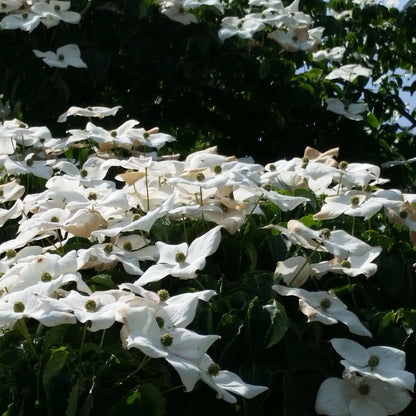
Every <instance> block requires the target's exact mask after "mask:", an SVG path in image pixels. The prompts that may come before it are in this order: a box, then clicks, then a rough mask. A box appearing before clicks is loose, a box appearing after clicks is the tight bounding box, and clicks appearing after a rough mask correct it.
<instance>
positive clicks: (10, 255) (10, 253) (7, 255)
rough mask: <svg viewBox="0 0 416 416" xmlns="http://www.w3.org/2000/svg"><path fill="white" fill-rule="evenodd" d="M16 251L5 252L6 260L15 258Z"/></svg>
mask: <svg viewBox="0 0 416 416" xmlns="http://www.w3.org/2000/svg"><path fill="white" fill-rule="evenodd" d="M16 254H17V253H16V250H13V249H10V250H7V251H6V257H7V258H8V259H12V258H13V257H16Z"/></svg>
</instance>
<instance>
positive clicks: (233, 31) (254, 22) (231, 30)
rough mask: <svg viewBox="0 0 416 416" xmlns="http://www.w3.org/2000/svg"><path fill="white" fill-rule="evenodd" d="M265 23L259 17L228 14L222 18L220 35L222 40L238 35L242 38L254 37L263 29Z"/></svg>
mask: <svg viewBox="0 0 416 416" xmlns="http://www.w3.org/2000/svg"><path fill="white" fill-rule="evenodd" d="M264 27H265V25H264V23H263V22H262V21H261V20H259V19H253V18H251V19H250V18H248V19H247V18H241V19H240V18H238V17H235V16H227V17H224V19H222V22H221V29H220V30H219V31H218V37H219V38H220V39H221V40H225V39H228V38H231V37H232V36H238V37H240V38H242V39H252V38H253V35H254V34H255V33H256V32H259V31H261V30H263V29H264Z"/></svg>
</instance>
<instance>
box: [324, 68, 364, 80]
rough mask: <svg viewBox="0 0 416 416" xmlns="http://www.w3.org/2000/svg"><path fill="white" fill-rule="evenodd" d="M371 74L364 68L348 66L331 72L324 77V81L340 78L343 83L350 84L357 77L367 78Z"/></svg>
mask: <svg viewBox="0 0 416 416" xmlns="http://www.w3.org/2000/svg"><path fill="white" fill-rule="evenodd" d="M371 73H372V71H371V69H370V68H365V67H363V66H361V65H358V64H348V65H343V66H341V67H339V68H336V69H334V70H332V71H331V72H330V73H329V74H328V75H327V76H326V77H325V79H337V78H341V79H343V80H345V81H350V82H352V81H354V80H355V79H356V78H357V77H359V76H362V77H365V78H369V77H370V76H371Z"/></svg>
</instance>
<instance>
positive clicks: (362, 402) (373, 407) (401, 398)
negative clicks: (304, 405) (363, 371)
mask: <svg viewBox="0 0 416 416" xmlns="http://www.w3.org/2000/svg"><path fill="white" fill-rule="evenodd" d="M411 400H412V398H411V397H410V395H409V393H408V391H407V390H406V389H404V388H401V387H397V386H394V385H391V384H389V383H386V382H383V381H380V380H377V379H373V378H368V377H356V376H352V377H348V378H347V379H344V380H343V379H339V378H335V377H331V378H328V379H326V380H325V381H324V382H323V383H322V384H321V386H320V387H319V390H318V394H317V397H316V402H315V411H316V412H317V413H318V414H320V415H328V416H340V415H343V416H344V415H345V416H347V415H348V416H364V415H374V416H385V415H397V414H398V413H400V412H401V411H402V410H404V409H405V408H406V407H407V406H408V405H409V403H410V402H411Z"/></svg>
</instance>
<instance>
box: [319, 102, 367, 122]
mask: <svg viewBox="0 0 416 416" xmlns="http://www.w3.org/2000/svg"><path fill="white" fill-rule="evenodd" d="M325 102H326V104H327V107H326V109H327V110H328V111H332V112H333V113H335V114H339V115H341V116H344V117H347V118H348V119H350V120H354V121H361V120H363V119H364V117H363V116H362V115H361V114H360V113H364V111H367V110H368V105H367V104H366V103H357V104H344V103H343V102H342V101H341V100H339V99H338V98H327V99H326V100H325Z"/></svg>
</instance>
